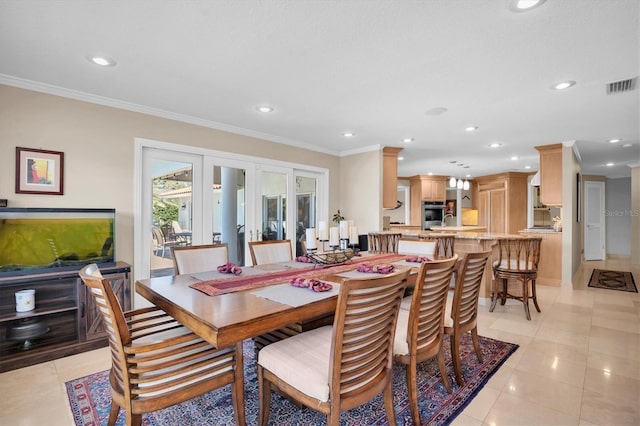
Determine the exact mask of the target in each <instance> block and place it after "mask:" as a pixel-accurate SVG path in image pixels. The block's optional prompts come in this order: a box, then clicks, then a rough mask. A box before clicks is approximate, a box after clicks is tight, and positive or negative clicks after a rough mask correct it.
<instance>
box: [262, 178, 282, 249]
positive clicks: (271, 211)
mask: <svg viewBox="0 0 640 426" xmlns="http://www.w3.org/2000/svg"><path fill="white" fill-rule="evenodd" d="M261 181H262V188H261V191H262V192H261V194H262V227H261V233H262V238H261V239H262V240H263V241H266V240H285V239H286V238H287V230H286V229H285V228H286V220H287V217H286V212H287V209H286V206H287V175H286V174H283V173H275V172H262V179H261Z"/></svg>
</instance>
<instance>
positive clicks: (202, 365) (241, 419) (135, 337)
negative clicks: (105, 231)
mask: <svg viewBox="0 0 640 426" xmlns="http://www.w3.org/2000/svg"><path fill="white" fill-rule="evenodd" d="M80 278H81V279H82V281H83V282H84V283H85V285H86V286H87V289H88V291H89V293H90V294H91V296H92V297H93V300H94V301H95V304H96V306H97V308H98V311H99V312H100V315H101V318H102V321H103V324H104V326H105V329H106V332H107V336H108V338H109V348H110V350H111V370H110V373H109V383H110V386H111V396H112V403H111V410H110V412H109V419H108V421H107V424H109V425H114V424H115V423H116V421H117V419H118V414H119V411H120V408H122V409H123V410H124V412H125V415H126V424H128V425H140V424H141V422H142V414H143V413H148V412H151V411H156V410H159V409H162V408H166V407H169V406H171V405H175V404H179V403H181V402H184V401H186V400H188V399H191V398H193V397H195V396H198V395H202V394H205V393H207V392H210V391H212V390H214V389H217V388H219V387H222V386H226V385H228V384H232V387H231V392H232V400H233V407H234V414H235V418H236V423H237V424H240V425H244V424H245V415H244V382H243V368H242V343H238V344H236V345H235V347H231V348H224V349H216V348H214V347H213V346H211V345H210V344H209V343H207V342H206V341H204V340H203V339H202V338H200V337H198V336H196V335H195V334H194V333H193V332H191V330H189V329H188V328H186V327H184V326H183V325H182V324H180V323H179V322H177V321H176V320H175V319H173V318H172V317H170V316H169V315H167V314H166V312H164V311H162V310H161V309H159V308H156V307H149V308H143V309H136V310H132V311H127V312H123V311H122V308H121V307H120V304H119V302H118V300H117V298H116V296H115V294H114V293H113V290H112V289H111V285H110V284H109V281H108V280H106V279H104V278H103V277H102V274H101V273H100V270H99V269H98V267H97V265H95V264H91V265H87V266H85V267H84V268H83V269H82V270H81V271H80Z"/></svg>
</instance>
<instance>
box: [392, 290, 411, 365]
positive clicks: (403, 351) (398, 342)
mask: <svg viewBox="0 0 640 426" xmlns="http://www.w3.org/2000/svg"><path fill="white" fill-rule="evenodd" d="M405 299H406V298H405ZM408 327H409V310H408V309H400V311H399V312H398V322H397V323H396V335H395V338H394V340H393V354H394V355H408V354H409V344H408V343H407V329H408Z"/></svg>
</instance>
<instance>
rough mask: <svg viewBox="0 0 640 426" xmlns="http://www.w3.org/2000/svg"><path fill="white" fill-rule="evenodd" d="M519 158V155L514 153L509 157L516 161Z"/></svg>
mask: <svg viewBox="0 0 640 426" xmlns="http://www.w3.org/2000/svg"><path fill="white" fill-rule="evenodd" d="M519 159H520V157H518V156H517V155H514V156H512V157H511V160H512V161H516V160H519Z"/></svg>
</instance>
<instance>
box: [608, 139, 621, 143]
mask: <svg viewBox="0 0 640 426" xmlns="http://www.w3.org/2000/svg"><path fill="white" fill-rule="evenodd" d="M621 140H622V139H609V140H608V141H607V142H609V143H618V142H620V141H621Z"/></svg>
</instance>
